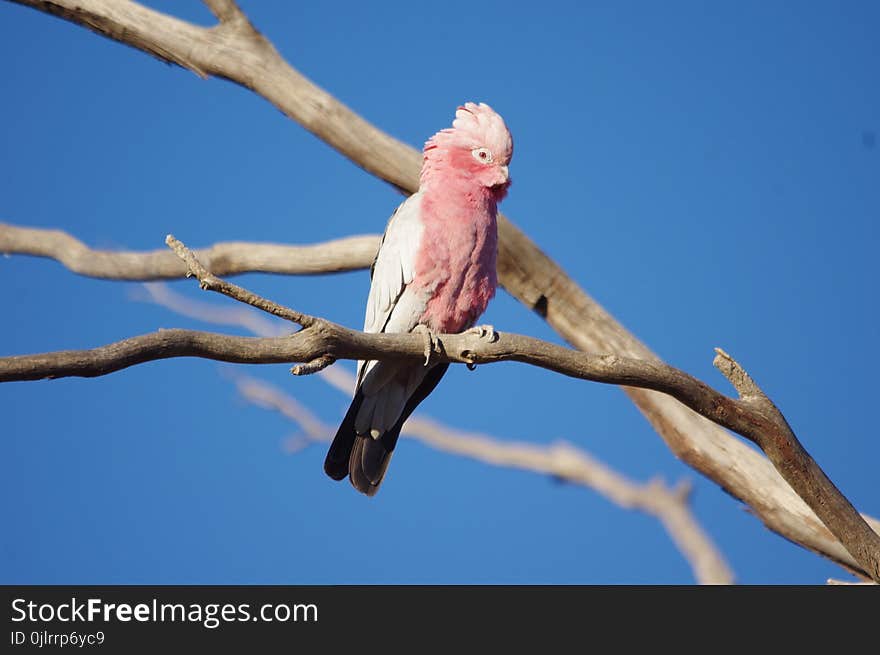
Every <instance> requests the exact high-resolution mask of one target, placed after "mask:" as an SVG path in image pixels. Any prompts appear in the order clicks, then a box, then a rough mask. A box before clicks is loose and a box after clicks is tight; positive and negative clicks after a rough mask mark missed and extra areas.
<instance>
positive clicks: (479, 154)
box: [471, 148, 492, 164]
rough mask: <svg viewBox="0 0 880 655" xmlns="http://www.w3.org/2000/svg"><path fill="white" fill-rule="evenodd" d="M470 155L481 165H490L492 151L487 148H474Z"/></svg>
mask: <svg viewBox="0 0 880 655" xmlns="http://www.w3.org/2000/svg"><path fill="white" fill-rule="evenodd" d="M471 154H472V155H473V156H474V159H476V160H477V161H478V162H480V163H481V164H491V163H492V151H491V150H489V149H488V148H474V149H473V150H471Z"/></svg>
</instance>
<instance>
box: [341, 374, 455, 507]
mask: <svg viewBox="0 0 880 655" xmlns="http://www.w3.org/2000/svg"><path fill="white" fill-rule="evenodd" d="M448 368H449V364H437V365H436V366H434V367H433V368H432V369H431V371H430V372H429V373H428V374H427V375H426V376H425V379H424V380H423V381H422V383H421V384H420V385H419V387H418V388H417V389H416V390H415V392H414V393H413V395H412V396H410V398H409V400H407V402H406V407H404V409H403V413H402V414H401V415H400V418H399V419H398V420H397V423H395V424H394V427H393V428H391V429H390V430H388V431H387V432H386V433H385V434H383V435H382V436H381V437H379V438H378V439H373V438H372V437H371V436H370V435H359V434H357V433H356V432H355V429H354V419H355V416H357V413H358V410H359V409H360V407H361V403H362V402H363V400H364V396H363V394H362V393H361V392H360V390H358V391H357V393H355V395H354V398H353V399H352V401H351V405H350V406H349V408H348V411H347V412H346V413H345V418H343V419H342V424H341V425H340V426H339V430H337V431H336V436H335V437H334V438H333V443H332V444H331V445H330V450H328V451H327V458H326V459H325V460H324V472H326V473H327V475H329V476H330V477H331V478H333V479H334V480H342V479H344V478H345V476H346V475H347V476H349V479H350V480H351V484H352V486H353V487H354V488H355V489H357V490H358V491H360V492H361V493H363V494H366V495H367V496H375V495H376V493H377V492H378V491H379V486H380V485H381V484H382V480H383V479H384V478H385V472H386V471H387V470H388V464H389V463H390V462H391V455H393V454H394V447H395V446H396V445H397V439H398V438H399V437H400V430H401V428H402V427H403V424H404V422H405V421H406V419H408V418H409V416H410V414H412V413H413V411H414V410H415V408H416V407H417V406H418V405H419V403H421V402H422V401H423V400H424V399H425V398H427V396H428V394H430V393H431V392H432V391H433V390H434V387H436V386H437V383H438V382H440V378H442V377H443V375H444V374H445V373H446V369H448Z"/></svg>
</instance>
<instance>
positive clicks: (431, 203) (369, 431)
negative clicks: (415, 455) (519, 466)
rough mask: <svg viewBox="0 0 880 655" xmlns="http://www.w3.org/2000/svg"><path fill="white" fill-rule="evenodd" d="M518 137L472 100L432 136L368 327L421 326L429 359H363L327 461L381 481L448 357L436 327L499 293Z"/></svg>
mask: <svg viewBox="0 0 880 655" xmlns="http://www.w3.org/2000/svg"><path fill="white" fill-rule="evenodd" d="M512 155H513V140H512V139H511V136H510V132H509V131H508V130H507V127H506V126H505V124H504V121H503V120H502V118H501V116H499V115H498V114H496V113H495V111H493V110H492V108H491V107H489V105H486V104H483V103H480V104H475V103H473V102H468V103H466V104H465V105H464V106H463V107H459V108H458V110H457V111H456V112H455V120H454V121H453V122H452V128H447V129H443V130H440V131H439V132H437V134H435V135H434V136H432V137H431V138H430V139H428V141H427V143H425V148H424V158H423V163H422V172H421V176H420V178H419V190H418V191H417V192H416V193H414V194H413V195H411V196H410V197H409V198H407V199H406V200H405V201H404V202H403V203H402V204H401V205H400V206H399V207H398V208H397V210H396V211H395V212H394V214H392V216H391V219H390V220H389V221H388V226H387V227H386V228H385V235H384V236H383V237H382V244H381V246H380V247H379V252H378V253H377V254H376V259H375V261H374V262H373V266H372V269H371V279H372V283H371V285H370V295H369V298H368V299H367V310H366V318H365V320H364V331H365V332H420V333H422V334H423V335H424V336H425V338H426V360H425V363H424V364H422V363H414V362H411V361H404V362H392V361H385V362H380V361H368V362H358V375H357V386H356V391H355V394H354V398H353V399H352V401H351V406H350V407H349V408H348V412H347V413H346V414H345V418H344V419H343V420H342V425H340V426H339V430H338V431H337V433H336V437H335V438H334V439H333V443H332V445H331V446H330V450H329V452H328V453H327V459H326V460H325V461H324V470H325V471H326V473H327V475H329V476H330V477H331V478H333V479H334V480H342V479H344V478H345V476H349V478H350V480H351V484H352V485H353V486H354V487H355V489H357V490H358V491H360V492H362V493H364V494H367V495H368V496H373V495H375V494H376V492H377V491H378V490H379V485H380V484H381V483H382V478H384V477H385V471H386V470H387V469H388V463H389V461H390V460H391V455H392V453H393V452H394V447H395V445H396V444H397V439H398V437H399V436H400V429H401V427H402V425H403V423H404V421H406V419H407V418H408V417H409V415H410V414H412V412H413V410H414V409H415V408H416V406H417V405H418V404H419V403H420V402H422V401H423V400H424V399H425V398H426V397H427V396H428V394H430V393H431V391H433V390H434V387H436V386H437V383H438V382H439V381H440V378H442V377H443V374H444V373H446V369H447V368H449V364H435V363H431V361H430V360H431V352H432V349H433V348H434V343H435V339H434V333H447V334H452V333H458V332H461V331H463V330H466V329H473V330H474V331H476V332H477V333H478V334H479V335H480V336H482V337H486V336H488V337H489V338H491V339H494V338H495V332H494V330H493V329H492V328H491V327H490V326H481V327H478V328H474V327H473V326H474V324H475V323H476V320H477V319H478V318H479V317H480V315H481V314H482V313H483V312H484V311H485V309H486V305H487V304H488V303H489V299H490V298H492V296H494V295H495V287H496V285H497V277H496V272H495V260H496V257H497V251H498V229H497V223H496V220H497V214H498V203H499V202H500V201H501V200H502V199H503V198H504V196H505V195H506V194H507V188H508V187H509V186H510V178H509V175H508V169H507V167H508V164H510V158H511V156H512Z"/></svg>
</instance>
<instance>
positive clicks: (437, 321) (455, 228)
mask: <svg viewBox="0 0 880 655" xmlns="http://www.w3.org/2000/svg"><path fill="white" fill-rule="evenodd" d="M445 191H446V193H442V194H441V193H432V192H430V191H428V192H426V193H425V196H424V197H423V199H422V220H423V224H424V231H423V233H422V239H421V242H420V244H419V251H418V253H417V255H416V266H415V277H414V279H413V285H414V286H415V287H416V288H421V289H423V290H424V291H425V293H427V295H428V303H427V307H426V309H425V311H424V313H423V314H422V316H421V318H420V320H419V322H420V323H422V324H424V325H427V326H428V327H429V328H430V329H431V330H433V331H435V332H446V333H454V332H460V331H462V330H464V329H466V328H469V327H471V326H473V325H474V323H475V322H476V321H477V319H478V318H479V317H480V315H481V314H482V313H483V312H484V311H485V310H486V306H487V305H488V304H489V300H490V299H491V298H492V296H494V295H495V288H496V286H497V273H496V269H495V264H496V259H497V252H498V229H497V223H496V215H497V209H496V204H495V201H494V199H492V198H491V197H490V196H489V195H487V194H485V193H482V189H481V190H480V191H479V192H476V193H473V194H471V193H456V192H455V191H457V190H452V189H445Z"/></svg>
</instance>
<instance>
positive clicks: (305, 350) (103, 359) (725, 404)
mask: <svg viewBox="0 0 880 655" xmlns="http://www.w3.org/2000/svg"><path fill="white" fill-rule="evenodd" d="M166 241H167V243H168V245H169V246H170V247H171V248H172V249H174V251H175V252H176V253H177V255H178V256H179V257H181V259H183V260H184V261H186V262H187V266H188V268H189V269H190V271H191V272H192V273H193V274H194V275H196V277H197V278H198V279H199V283H200V285H201V286H202V288H204V289H209V290H212V291H217V292H219V293H223V294H225V295H228V296H230V297H232V298H234V299H236V300H239V301H241V302H246V303H248V304H250V305H252V306H254V307H256V308H258V309H261V310H263V311H266V312H268V313H271V314H273V315H275V316H279V317H281V318H285V319H287V320H290V321H293V322H295V323H298V324H300V325H302V326H303V329H302V330H301V331H300V332H297V333H295V334H292V335H289V336H285V337H276V338H253V337H230V336H225V335H219V334H210V333H200V332H190V331H185V330H164V331H160V332H158V333H155V334H151V335H144V336H140V337H133V338H131V339H127V340H125V341H122V342H119V343H116V344H111V345H110V346H105V347H104V348H98V349H95V350H94V351H68V352H63V353H54V354H44V355H36V356H30V357H28V356H17V357H8V358H0V381H5V380H14V379H34V377H20V376H21V375H22V374H23V373H24V374H27V375H31V376H33V375H35V374H36V373H37V372H42V373H46V372H47V371H48V372H49V374H48V375H45V374H44V375H40V376H38V377H61V376H62V375H65V374H66V375H89V374H94V375H101V374H103V373H106V372H109V370H118V369H119V368H122V367H124V366H131V365H132V364H134V363H139V362H143V361H149V360H150V359H163V358H167V357H176V356H195V357H208V358H211V359H221V360H223V361H233V362H242V361H248V362H251V363H267V362H278V361H285V360H286V361H291V362H306V363H307V366H306V367H305V368H304V369H302V370H301V371H300V373H308V372H313V371H317V370H320V369H321V368H324V367H325V366H327V365H328V364H329V363H331V362H332V361H334V360H336V359H359V360H373V359H395V358H401V357H407V358H411V357H413V356H415V355H417V356H418V357H419V358H421V357H422V355H423V352H424V351H423V340H422V338H421V336H419V335H416V334H384V333H383V334H371V333H365V332H356V331H353V330H349V329H347V328H344V327H342V326H341V325H337V324H335V323H331V322H330V321H326V320H324V319H321V318H317V317H314V316H309V315H307V314H302V313H300V312H297V311H296V310H293V309H289V308H286V307H282V306H280V305H277V304H276V303H274V302H272V301H269V300H266V299H264V298H261V297H260V296H257V295H256V294H254V293H252V292H250V291H247V290H246V289H243V288H241V287H239V286H236V285H234V284H230V283H228V282H225V281H223V280H220V279H219V278H217V277H216V276H213V275H211V274H210V273H209V272H207V271H206V270H205V269H204V267H203V266H202V265H201V264H200V263H199V262H198V260H197V259H196V257H195V255H194V254H193V253H192V252H191V251H190V250H188V249H187V248H186V247H185V246H184V245H183V244H182V243H180V242H179V241H177V240H176V239H174V237H172V236H170V235H169V236H168V238H167V240H166ZM496 336H497V339H495V340H491V339H484V338H481V337H480V336H479V335H477V334H475V333H463V334H455V335H441V336H440V337H439V344H440V348H439V352H438V353H437V360H438V361H441V362H450V363H452V362H458V363H467V364H488V363H492V362H498V361H507V360H510V361H518V362H523V363H526V364H532V365H535V366H540V367H542V368H546V369H548V370H551V371H555V372H557V373H561V374H563V375H567V376H570V377H575V378H580V379H584V380H592V381H594V382H602V383H605V384H616V385H627V386H632V387H639V388H644V389H652V390H655V391H660V392H662V393H665V394H667V395H670V396H672V397H673V398H676V399H677V400H679V401H680V402H682V403H684V404H685V405H687V406H688V407H690V408H691V409H692V410H694V411H696V412H697V413H699V414H700V415H701V416H703V417H705V418H708V419H709V420H711V421H713V422H714V423H717V424H718V425H720V426H722V427H725V428H727V429H729V430H733V431H734V432H736V433H738V434H740V435H742V436H743V437H745V438H747V439H749V440H750V441H752V442H754V443H755V444H756V445H757V446H759V447H760V448H761V449H762V450H763V451H764V452H765V453H766V454H767V456H768V457H769V458H770V460H771V462H772V463H773V465H774V466H775V467H776V469H777V470H778V471H779V473H780V474H781V475H782V476H783V478H784V479H785V480H786V481H787V482H788V483H789V485H791V487H792V488H793V489H794V490H795V491H796V492H797V493H798V495H800V497H801V498H802V499H803V500H804V501H806V502H807V504H808V505H809V506H810V507H811V508H812V509H813V511H814V512H816V514H817V515H818V516H819V518H820V519H821V520H822V522H823V523H824V524H825V526H826V527H827V528H828V529H829V530H830V531H831V533H832V534H834V535H835V536H836V537H837V538H838V539H839V540H840V542H841V543H842V544H843V545H844V547H845V548H846V550H847V552H849V553H850V555H851V556H852V557H853V559H854V560H855V561H856V563H857V564H858V565H859V567H860V568H861V570H862V571H864V572H865V573H866V574H867V575H868V576H870V577H871V578H872V579H873V580H877V581H880V535H878V534H877V533H876V532H874V530H872V529H871V527H870V526H869V525H868V524H867V523H866V522H865V520H864V519H863V518H862V517H861V516H860V515H859V513H858V512H857V511H856V510H855V508H854V507H853V506H852V505H851V504H850V502H849V501H848V500H847V499H846V497H845V496H844V495H843V494H842V493H841V492H840V491H839V490H838V489H837V487H835V486H834V484H833V483H832V482H831V480H829V479H828V477H827V476H826V475H825V473H824V472H823V471H822V469H821V468H819V466H818V464H816V462H815V461H814V460H813V458H812V457H810V455H809V453H807V451H806V450H804V448H803V446H801V444H800V442H799V441H798V439H797V437H796V436H795V435H794V433H793V432H792V430H791V428H790V427H789V425H788V423H787V422H786V421H785V418H784V417H783V416H782V414H781V413H780V412H779V410H778V409H777V408H776V407H775V406H774V405H773V403H771V402H770V401H769V399H767V398H766V396H764V394H763V393H762V392H761V391H760V389H758V387H757V385H755V384H754V382H753V381H752V380H751V378H750V377H749V376H748V375H747V374H746V372H745V371H744V370H743V369H742V368H741V367H740V365H739V364H738V363H736V362H735V361H734V360H733V359H732V358H730V356H728V355H726V353H723V351H720V350H719V351H718V352H719V354H718V357H717V358H716V361H715V364H716V366H718V368H719V369H720V370H721V371H722V372H723V373H724V374H725V375H726V376H727V377H728V378H729V379H730V380H731V381H732V382H733V383H734V384H736V385H737V387H738V389H739V390H740V392H741V393H742V394H743V396H742V397H741V398H740V399H738V400H735V399H732V398H729V397H727V396H725V395H723V394H721V393H719V392H717V391H715V390H714V389H712V388H711V387H709V386H708V385H706V384H705V383H703V382H701V381H700V380H697V379H696V378H694V377H692V376H690V375H688V374H687V373H685V372H683V371H680V370H679V369H676V368H673V367H671V366H669V365H667V364H664V363H662V362H659V361H655V360H639V359H633V358H627V357H619V356H617V355H590V354H587V353H583V352H580V351H577V350H572V349H570V348H564V347H562V346H557V345H555V344H551V343H548V342H545V341H540V340H538V339H534V338H531V337H526V336H522V335H516V334H500V333H499V334H497V335H496ZM175 337H176V338H175ZM279 358H281V359H279ZM114 366H115V367H116V368H114ZM77 367H78V368H77ZM16 375H18V376H19V377H16Z"/></svg>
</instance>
